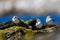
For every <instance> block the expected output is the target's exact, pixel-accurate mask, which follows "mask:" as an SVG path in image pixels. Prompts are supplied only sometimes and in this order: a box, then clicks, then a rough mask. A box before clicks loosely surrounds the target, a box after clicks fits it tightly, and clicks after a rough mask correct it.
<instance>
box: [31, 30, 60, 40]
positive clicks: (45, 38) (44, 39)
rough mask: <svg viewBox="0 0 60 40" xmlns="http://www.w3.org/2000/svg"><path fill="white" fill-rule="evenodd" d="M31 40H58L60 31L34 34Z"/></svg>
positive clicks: (59, 39)
mask: <svg viewBox="0 0 60 40" xmlns="http://www.w3.org/2000/svg"><path fill="white" fill-rule="evenodd" d="M32 40H60V30H56V31H54V32H52V33H36V35H35V37H34V38H33V39H32Z"/></svg>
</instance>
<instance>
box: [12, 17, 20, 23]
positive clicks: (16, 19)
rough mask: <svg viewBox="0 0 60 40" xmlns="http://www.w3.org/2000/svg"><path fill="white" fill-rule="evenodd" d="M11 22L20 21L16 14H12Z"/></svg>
mask: <svg viewBox="0 0 60 40" xmlns="http://www.w3.org/2000/svg"><path fill="white" fill-rule="evenodd" d="M12 22H13V23H19V22H20V19H19V18H18V17H17V16H13V18H12Z"/></svg>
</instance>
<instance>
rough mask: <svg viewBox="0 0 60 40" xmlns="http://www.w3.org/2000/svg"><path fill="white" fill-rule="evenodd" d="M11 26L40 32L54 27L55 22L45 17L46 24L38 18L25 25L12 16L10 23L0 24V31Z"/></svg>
mask: <svg viewBox="0 0 60 40" xmlns="http://www.w3.org/2000/svg"><path fill="white" fill-rule="evenodd" d="M12 26H21V27H25V28H27V29H33V30H40V29H45V28H46V27H47V26H48V27H54V26H56V24H55V21H54V20H53V19H52V18H51V17H50V16H47V18H46V24H44V23H42V22H41V20H40V19H38V18H37V19H35V20H32V21H31V22H30V23H28V24H26V23H25V22H22V21H21V19H19V18H18V17H17V16H13V18H12V21H9V22H6V23H4V24H0V29H5V28H9V27H12Z"/></svg>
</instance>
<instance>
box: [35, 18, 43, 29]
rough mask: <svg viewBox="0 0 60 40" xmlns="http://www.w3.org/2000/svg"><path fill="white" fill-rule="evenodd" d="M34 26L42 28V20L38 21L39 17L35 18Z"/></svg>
mask: <svg viewBox="0 0 60 40" xmlns="http://www.w3.org/2000/svg"><path fill="white" fill-rule="evenodd" d="M35 26H36V27H37V28H42V26H43V24H42V22H41V21H40V19H37V21H36V25H35Z"/></svg>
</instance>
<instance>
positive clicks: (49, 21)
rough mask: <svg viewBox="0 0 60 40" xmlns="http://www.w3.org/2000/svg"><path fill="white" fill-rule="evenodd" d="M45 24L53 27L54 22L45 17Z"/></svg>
mask: <svg viewBox="0 0 60 40" xmlns="http://www.w3.org/2000/svg"><path fill="white" fill-rule="evenodd" d="M46 23H47V25H55V22H54V20H53V19H52V18H51V17H50V16H47V18H46Z"/></svg>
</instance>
